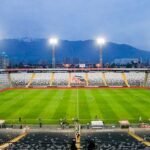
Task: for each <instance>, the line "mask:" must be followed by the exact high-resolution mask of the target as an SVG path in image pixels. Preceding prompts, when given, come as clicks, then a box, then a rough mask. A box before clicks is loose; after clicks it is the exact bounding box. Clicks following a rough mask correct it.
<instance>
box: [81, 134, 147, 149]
mask: <svg viewBox="0 0 150 150" xmlns="http://www.w3.org/2000/svg"><path fill="white" fill-rule="evenodd" d="M81 145H82V146H83V147H82V148H83V149H102V150H144V149H145V148H146V146H145V145H143V144H142V143H140V142H138V141H137V140H135V139H134V138H132V137H131V136H130V135H129V134H128V133H126V132H99V133H96V132H95V133H94V132H93V133H88V134H87V133H84V134H82V136H81Z"/></svg>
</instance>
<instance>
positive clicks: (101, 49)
mask: <svg viewBox="0 0 150 150" xmlns="http://www.w3.org/2000/svg"><path fill="white" fill-rule="evenodd" d="M96 43H97V44H98V45H99V46H100V60H99V63H100V67H103V45H104V44H105V43H106V41H105V39H104V38H97V40H96Z"/></svg>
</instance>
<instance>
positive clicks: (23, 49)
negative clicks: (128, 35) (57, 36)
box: [0, 38, 150, 63]
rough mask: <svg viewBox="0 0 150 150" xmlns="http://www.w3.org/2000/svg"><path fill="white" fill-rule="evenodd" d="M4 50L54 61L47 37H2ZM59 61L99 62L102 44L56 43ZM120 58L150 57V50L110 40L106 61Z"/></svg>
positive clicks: (21, 58) (30, 59)
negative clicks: (99, 45) (3, 38)
mask: <svg viewBox="0 0 150 150" xmlns="http://www.w3.org/2000/svg"><path fill="white" fill-rule="evenodd" d="M0 52H6V54H7V55H8V57H9V58H10V60H11V62H13V63H18V62H23V63H39V62H51V46H50V45H49V44H48V42H47V40H46V39H28V38H23V39H5V40H1V41H0ZM55 52H56V61H57V63H62V61H63V60H64V59H65V60H66V61H71V62H72V60H73V59H74V60H75V59H76V60H78V59H79V60H80V63H85V62H89V63H98V62H99V47H98V46H97V45H96V44H95V42H94V41H92V40H86V41H67V40H61V41H59V44H58V45H57V47H56V50H55ZM116 58H140V59H142V60H144V61H147V60H148V59H150V52H149V51H144V50H140V49H137V48H134V47H132V46H130V45H126V44H116V43H112V42H108V43H107V44H106V45H105V46H104V47H103V61H104V62H105V63H106V62H108V63H110V62H112V61H113V60H114V59H116Z"/></svg>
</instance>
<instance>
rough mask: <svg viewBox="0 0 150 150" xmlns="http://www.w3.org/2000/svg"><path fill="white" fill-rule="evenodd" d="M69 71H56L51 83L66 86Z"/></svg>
mask: <svg viewBox="0 0 150 150" xmlns="http://www.w3.org/2000/svg"><path fill="white" fill-rule="evenodd" d="M68 80H69V73H67V72H57V73H55V76H54V81H53V84H52V85H54V86H68Z"/></svg>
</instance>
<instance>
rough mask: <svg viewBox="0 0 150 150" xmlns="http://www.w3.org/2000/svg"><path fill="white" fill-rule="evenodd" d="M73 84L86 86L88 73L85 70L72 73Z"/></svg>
mask: <svg viewBox="0 0 150 150" xmlns="http://www.w3.org/2000/svg"><path fill="white" fill-rule="evenodd" d="M70 85H71V86H86V74H85V73H84V72H72V73H71V84H70Z"/></svg>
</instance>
